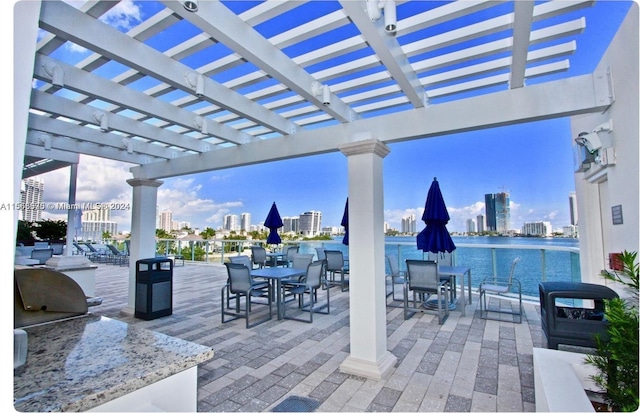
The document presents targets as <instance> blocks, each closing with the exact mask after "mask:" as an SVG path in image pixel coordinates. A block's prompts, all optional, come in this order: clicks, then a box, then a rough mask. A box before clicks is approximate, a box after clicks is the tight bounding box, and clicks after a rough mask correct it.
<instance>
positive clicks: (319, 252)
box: [316, 247, 327, 260]
mask: <svg viewBox="0 0 640 413" xmlns="http://www.w3.org/2000/svg"><path fill="white" fill-rule="evenodd" d="M316 255H317V256H318V260H324V259H325V258H327V256H326V255H325V253H324V247H316Z"/></svg>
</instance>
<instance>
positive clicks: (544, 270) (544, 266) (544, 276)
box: [540, 248, 547, 281]
mask: <svg viewBox="0 0 640 413" xmlns="http://www.w3.org/2000/svg"><path fill="white" fill-rule="evenodd" d="M540 254H541V257H540V258H541V259H540V261H541V262H540V265H542V281H547V255H546V251H545V249H544V248H542V249H541V250H540Z"/></svg>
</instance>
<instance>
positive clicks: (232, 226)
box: [222, 214, 240, 231]
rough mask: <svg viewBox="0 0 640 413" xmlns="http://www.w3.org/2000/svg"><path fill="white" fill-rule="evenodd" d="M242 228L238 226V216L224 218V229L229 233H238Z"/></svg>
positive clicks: (230, 215)
mask: <svg viewBox="0 0 640 413" xmlns="http://www.w3.org/2000/svg"><path fill="white" fill-rule="evenodd" d="M239 228H240V226H239V225H238V216H237V215H232V214H229V215H225V216H224V218H222V229H225V230H227V231H237V230H238V229H239Z"/></svg>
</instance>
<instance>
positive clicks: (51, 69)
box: [42, 61, 64, 87]
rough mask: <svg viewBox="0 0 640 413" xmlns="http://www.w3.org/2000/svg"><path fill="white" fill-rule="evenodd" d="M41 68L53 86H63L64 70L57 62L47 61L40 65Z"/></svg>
mask: <svg viewBox="0 0 640 413" xmlns="http://www.w3.org/2000/svg"><path fill="white" fill-rule="evenodd" d="M42 69H43V70H44V73H45V74H46V75H47V76H49V78H50V79H51V83H52V84H53V85H54V86H59V87H63V86H64V70H63V69H62V67H61V66H60V65H59V64H57V63H54V62H50V61H48V62H45V63H44V64H43V65H42Z"/></svg>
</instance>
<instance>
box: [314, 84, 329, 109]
mask: <svg viewBox="0 0 640 413" xmlns="http://www.w3.org/2000/svg"><path fill="white" fill-rule="evenodd" d="M311 93H313V95H314V96H317V97H318V98H321V99H322V104H323V105H325V106H329V105H330V104H331V91H330V90H329V86H328V85H322V84H320V82H313V84H312V85H311Z"/></svg>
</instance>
